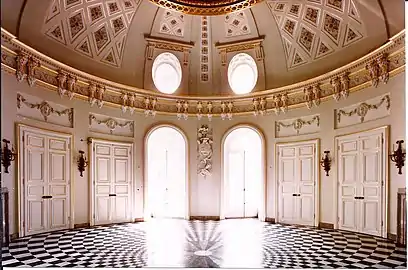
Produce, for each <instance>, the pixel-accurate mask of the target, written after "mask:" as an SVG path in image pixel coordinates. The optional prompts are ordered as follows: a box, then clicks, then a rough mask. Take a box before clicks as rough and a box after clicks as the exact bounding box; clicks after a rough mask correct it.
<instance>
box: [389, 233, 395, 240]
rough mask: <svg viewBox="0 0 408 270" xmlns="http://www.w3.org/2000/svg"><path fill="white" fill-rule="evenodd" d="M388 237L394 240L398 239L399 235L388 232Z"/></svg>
mask: <svg viewBox="0 0 408 270" xmlns="http://www.w3.org/2000/svg"><path fill="white" fill-rule="evenodd" d="M387 238H388V239H390V240H392V241H397V235H396V234H393V233H387Z"/></svg>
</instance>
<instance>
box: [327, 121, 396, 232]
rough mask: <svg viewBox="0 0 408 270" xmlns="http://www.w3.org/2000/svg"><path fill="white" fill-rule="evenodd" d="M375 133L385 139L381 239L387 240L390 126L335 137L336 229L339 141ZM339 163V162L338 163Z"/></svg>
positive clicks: (335, 215) (336, 223)
mask: <svg viewBox="0 0 408 270" xmlns="http://www.w3.org/2000/svg"><path fill="white" fill-rule="evenodd" d="M373 131H379V133H382V134H383V136H384V137H383V138H384V143H383V144H382V151H383V156H382V161H383V172H382V176H383V181H384V185H382V187H381V192H382V194H381V198H382V201H381V204H382V205H381V209H382V213H381V218H382V220H383V226H382V228H381V237H383V238H387V232H388V222H389V220H388V211H389V209H388V202H389V201H388V200H389V195H388V191H389V179H390V174H389V161H388V153H389V146H390V145H389V138H390V126H389V125H386V126H380V127H376V128H371V129H363V130H359V131H355V132H350V133H344V134H339V135H336V136H335V137H334V160H335V166H332V167H333V174H334V175H335V184H334V196H333V198H334V204H333V205H334V217H333V218H334V229H338V228H339V205H338V202H339V201H338V200H339V194H338V192H339V175H338V153H339V151H338V147H339V144H338V143H339V141H340V140H341V139H342V138H346V137H348V136H353V135H354V136H355V135H357V134H363V133H366V132H373ZM336 161H337V162H336Z"/></svg>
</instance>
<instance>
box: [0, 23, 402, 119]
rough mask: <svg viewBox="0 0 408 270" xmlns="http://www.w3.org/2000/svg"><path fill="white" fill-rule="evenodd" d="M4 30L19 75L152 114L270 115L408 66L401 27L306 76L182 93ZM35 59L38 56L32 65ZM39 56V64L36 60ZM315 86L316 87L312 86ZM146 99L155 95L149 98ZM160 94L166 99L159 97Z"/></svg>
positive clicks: (5, 66)
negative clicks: (235, 92) (85, 65)
mask: <svg viewBox="0 0 408 270" xmlns="http://www.w3.org/2000/svg"><path fill="white" fill-rule="evenodd" d="M1 35H2V51H1V60H2V70H4V71H5V72H7V73H10V74H15V76H16V77H17V80H19V81H22V80H24V79H25V78H26V77H27V76H28V75H29V74H30V77H31V79H30V80H31V82H32V83H34V82H35V80H36V84H37V85H38V86H39V87H44V88H47V89H50V90H53V91H56V92H57V93H60V95H61V94H62V93H64V94H63V95H67V96H68V97H69V98H73V97H74V96H75V98H78V99H81V100H88V102H89V103H90V105H91V106H93V105H95V104H97V106H98V107H99V108H102V106H103V105H104V104H107V105H108V106H111V107H115V108H119V109H121V110H126V111H127V110H130V111H131V113H132V112H133V111H138V112H141V113H145V114H147V115H155V114H156V113H160V114H167V115H175V116H178V115H180V116H181V118H184V119H186V117H188V116H189V115H194V116H196V117H197V118H199V119H201V118H202V116H203V115H207V117H208V119H209V120H211V119H212V117H214V116H223V119H226V118H230V117H232V114H234V115H247V114H255V115H262V114H263V115H265V114H269V113H271V112H274V113H280V112H286V111H287V110H288V109H291V108H299V107H302V106H307V107H312V106H318V105H319V104H320V102H324V101H326V100H328V99H329V97H330V96H332V97H333V98H335V99H337V100H339V101H340V99H341V98H346V97H347V96H348V95H349V94H351V93H353V92H355V91H358V90H361V89H364V88H366V87H369V86H370V82H371V83H372V84H373V85H374V86H375V85H376V81H377V79H376V78H378V81H382V82H384V83H386V82H388V80H389V79H390V78H391V77H393V76H395V75H397V74H399V73H401V72H403V71H404V70H405V47H404V39H405V31H401V32H400V33H399V34H397V35H396V36H394V37H393V38H391V39H390V41H389V42H387V43H386V44H385V45H383V46H381V47H380V48H378V49H377V50H375V51H373V52H371V53H369V54H367V55H365V56H363V57H361V58H360V59H358V60H356V61H354V62H352V63H350V64H347V65H345V66H343V67H341V68H338V69H336V70H334V71H331V72H328V73H326V74H324V75H321V76H318V77H316V78H313V79H310V80H307V81H304V82H300V83H296V84H293V85H288V86H284V87H280V88H276V89H269V90H263V91H256V92H253V93H250V94H247V95H239V96H213V97H208V96H177V95H166V94H162V93H158V92H152V91H150V90H145V89H138V88H135V87H130V86H126V85H122V84H118V83H115V82H111V81H108V80H105V79H102V78H98V77H96V76H93V75H90V74H87V73H85V72H82V71H79V70H76V69H74V68H71V67H68V66H66V65H64V64H62V63H60V62H58V61H56V60H54V59H52V58H50V57H47V56H45V55H43V54H41V53H40V52H38V51H35V50H34V49H32V48H30V47H28V46H27V45H25V44H23V43H22V42H20V41H19V40H18V39H16V37H14V36H13V35H11V34H10V33H8V32H7V31H5V30H4V29H2V31H1ZM152 42H153V40H152ZM224 45H225V44H224ZM183 46H187V47H188V46H189V45H188V44H184V45H183ZM191 46H192V45H191ZM221 46H222V45H221ZM153 49H154V48H153ZM29 59H32V60H31V65H32V66H31V68H30V71H29V70H28V62H29ZM36 62H37V63H38V64H35V63H36ZM60 73H61V74H66V78H65V79H64V75H61V74H60ZM27 79H28V78H27ZM64 80H65V81H64ZM33 81H34V82H33ZM310 87H311V89H312V93H310V91H309V90H308V89H310ZM305 89H306V91H305ZM64 90H65V91H64ZM123 93H127V96H128V98H127V99H125V102H124V100H123ZM312 94H313V95H312ZM146 99H148V100H149V102H148V104H146ZM159 99H160V104H159V103H158V102H157V101H158V100H159ZM254 99H257V100H258V101H254ZM178 101H183V105H182V108H181V109H178V105H177V104H178ZM184 103H186V104H185V105H184ZM261 103H262V104H263V105H262V104H261ZM262 106H264V107H262Z"/></svg>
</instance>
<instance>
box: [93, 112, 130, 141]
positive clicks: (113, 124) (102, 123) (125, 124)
mask: <svg viewBox="0 0 408 270" xmlns="http://www.w3.org/2000/svg"><path fill="white" fill-rule="evenodd" d="M95 124H96V125H98V126H97V127H95V126H94V125H95ZM89 128H90V130H91V131H94V132H99V133H105V134H113V135H124V136H129V137H132V136H133V134H134V122H133V121H126V120H123V119H117V118H112V117H108V116H103V115H98V114H89ZM119 129H122V130H121V131H119Z"/></svg>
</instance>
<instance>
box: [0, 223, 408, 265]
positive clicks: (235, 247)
mask: <svg viewBox="0 0 408 270" xmlns="http://www.w3.org/2000/svg"><path fill="white" fill-rule="evenodd" d="M406 261H407V255H406V249H405V248H400V247H396V246H395V244H394V243H392V242H391V241H388V240H386V239H382V238H377V237H372V236H367V235H362V234H356V233H351V232H345V231H338V230H327V229H316V228H308V227H297V226H289V225H279V224H269V223H264V222H259V221H257V220H225V221H183V220H152V221H149V222H144V223H133V224H121V225H112V226H99V227H95V228H88V229H77V230H68V231H59V232H53V233H46V234H41V235H35V236H31V237H26V238H22V239H18V240H17V241H14V242H12V243H10V247H9V248H3V250H2V264H3V266H4V267H70V268H71V267H189V268H193V267H200V268H201V267H222V268H230V267H233V268H406V267H407V262H406Z"/></svg>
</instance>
